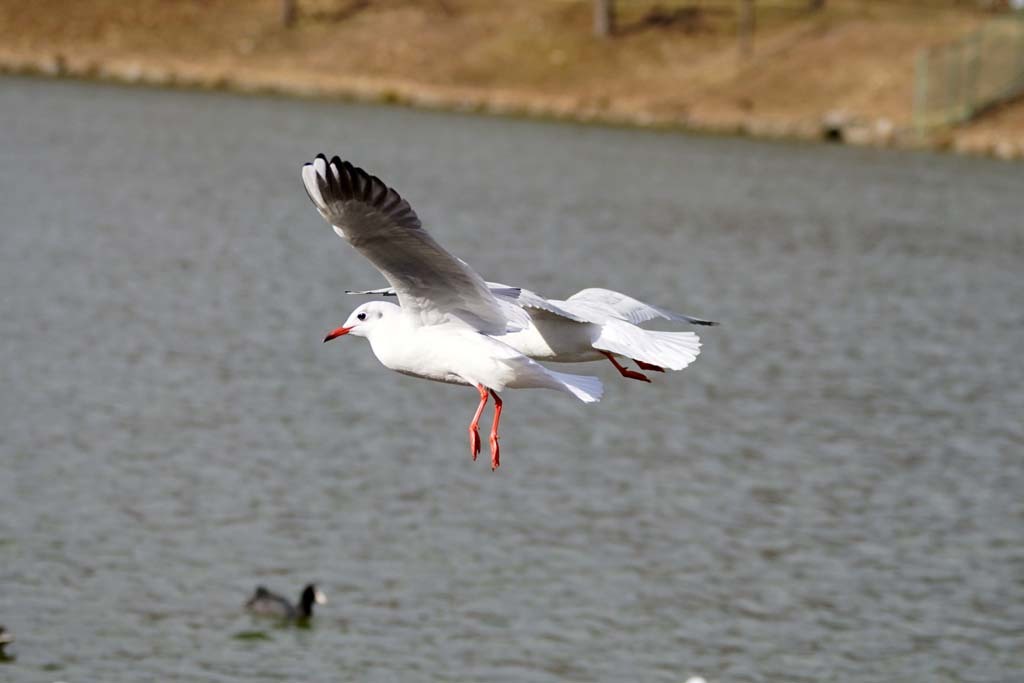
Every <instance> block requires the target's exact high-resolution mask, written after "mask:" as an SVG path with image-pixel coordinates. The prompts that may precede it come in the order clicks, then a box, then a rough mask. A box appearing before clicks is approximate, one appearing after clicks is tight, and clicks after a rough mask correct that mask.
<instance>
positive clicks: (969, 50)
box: [960, 28, 984, 121]
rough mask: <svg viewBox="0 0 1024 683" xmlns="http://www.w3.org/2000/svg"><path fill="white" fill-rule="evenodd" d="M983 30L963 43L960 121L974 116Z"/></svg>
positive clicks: (976, 32)
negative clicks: (962, 86) (962, 90)
mask: <svg viewBox="0 0 1024 683" xmlns="http://www.w3.org/2000/svg"><path fill="white" fill-rule="evenodd" d="M983 31H984V28H982V29H980V30H978V31H975V33H974V35H972V36H970V37H969V38H967V39H966V40H965V41H964V53H965V54H964V101H963V107H962V108H961V110H960V120H961V121H966V120H968V119H969V118H971V116H972V115H973V114H974V112H975V109H976V103H977V99H978V98H977V94H978V93H977V88H978V63H979V61H980V59H981V35H982V32H983Z"/></svg>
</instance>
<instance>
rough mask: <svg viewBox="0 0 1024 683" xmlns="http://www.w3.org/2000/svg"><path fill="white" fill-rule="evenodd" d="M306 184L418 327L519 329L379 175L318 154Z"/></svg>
mask: <svg viewBox="0 0 1024 683" xmlns="http://www.w3.org/2000/svg"><path fill="white" fill-rule="evenodd" d="M302 182H303V185H305V187H306V193H307V194H309V198H310V199H311V200H313V204H314V205H316V208H317V211H319V212H320V215H321V216H323V217H324V219H325V220H326V221H327V222H328V223H330V224H331V226H332V227H333V228H334V232H336V233H337V234H338V235H339V236H340V237H342V238H344V239H345V240H346V241H347V242H348V243H349V244H351V245H352V246H353V247H355V249H356V250H357V251H358V252H359V253H360V254H362V255H363V256H365V257H366V258H367V259H369V261H370V263H372V264H373V265H374V266H375V267H376V268H377V270H379V271H380V272H381V274H382V275H383V276H384V278H385V279H386V280H387V281H388V282H389V283H390V284H391V286H392V287H393V288H394V290H395V293H396V294H397V295H398V302H399V304H400V305H401V306H402V309H403V310H404V311H405V312H406V313H407V314H408V315H410V316H411V317H412V318H413V319H414V320H417V321H418V323H419V324H420V325H436V324H440V323H443V322H449V321H451V320H453V319H454V320H459V321H461V322H463V323H465V324H467V325H470V326H472V327H474V328H475V329H477V330H480V331H481V332H485V333H487V334H503V333H505V332H506V331H510V330H515V329H520V328H521V327H522V326H523V321H521V320H520V321H516V320H510V319H509V315H510V313H511V311H510V309H511V308H514V307H502V305H501V304H500V303H499V302H498V300H497V299H496V298H495V297H494V295H492V294H491V292H490V291H489V290H488V289H487V285H486V284H485V283H484V281H483V279H482V278H481V277H480V276H479V275H477V274H476V273H475V272H473V270H472V269H471V268H470V267H469V266H467V265H466V264H465V263H464V262H462V261H460V260H459V259H457V258H455V257H454V256H452V255H451V254H450V253H448V252H447V251H445V249H444V248H443V247H442V246H441V245H440V244H438V243H437V242H435V241H434V239H433V238H432V237H431V236H430V235H429V234H428V233H427V231H426V230H424V229H423V226H422V225H421V224H420V220H419V218H418V217H417V216H416V213H415V212H414V211H413V210H412V208H411V207H410V206H409V203H408V202H407V201H405V200H404V199H402V197H401V196H400V195H399V194H398V193H397V192H396V191H395V190H393V189H391V188H389V187H388V186H387V185H385V184H384V182H383V181H381V180H380V178H377V177H376V176H372V175H370V174H369V173H367V172H366V171H364V170H363V169H361V168H358V167H356V166H353V165H352V164H351V163H349V162H347V161H342V160H341V159H340V158H338V157H334V158H332V159H331V160H330V161H328V160H327V157H325V156H324V155H323V154H319V155H317V157H316V159H315V160H314V161H313V162H312V163H308V164H306V165H304V166H303V167H302Z"/></svg>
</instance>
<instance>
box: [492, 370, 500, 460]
mask: <svg viewBox="0 0 1024 683" xmlns="http://www.w3.org/2000/svg"><path fill="white" fill-rule="evenodd" d="M491 396H493V397H494V424H493V425H492V426H491V471H492V472H493V471H494V470H496V469H498V466H499V465H500V464H501V461H500V458H499V457H498V456H499V454H500V452H501V449H500V448H498V422H499V421H500V420H501V406H502V401H501V397H500V396H498V393H497V392H496V391H494V389H491Z"/></svg>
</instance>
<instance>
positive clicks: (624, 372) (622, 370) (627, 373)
mask: <svg viewBox="0 0 1024 683" xmlns="http://www.w3.org/2000/svg"><path fill="white" fill-rule="evenodd" d="M601 353H603V354H604V355H605V357H606V358H607V359H608V360H610V361H611V362H612V365H614V366H615V369H616V370H618V371H619V374H620V375H622V376H623V377H628V378H630V379H638V380H640V381H641V382H650V381H651V380H649V379H647V375H645V374H643V373H640V372H637V371H636V370H628V369H626V368H624V367H622V365H621V364H619V361H617V360H615V356H613V355H612V354H610V353H608V352H607V351H602V352H601Z"/></svg>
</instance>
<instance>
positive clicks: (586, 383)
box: [548, 370, 604, 403]
mask: <svg viewBox="0 0 1024 683" xmlns="http://www.w3.org/2000/svg"><path fill="white" fill-rule="evenodd" d="M548 374H549V375H551V376H552V377H554V378H555V380H556V381H558V383H559V384H561V385H562V387H563V388H564V389H565V391H567V392H568V393H570V394H572V395H573V396H575V397H576V398H578V399H579V400H581V401H583V402H584V403H597V402H598V401H600V400H601V396H602V395H603V394H604V386H603V385H602V384H601V380H599V379H598V378H597V377H591V376H590V375H570V374H569V373H566V372H555V371H554V370H548Z"/></svg>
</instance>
